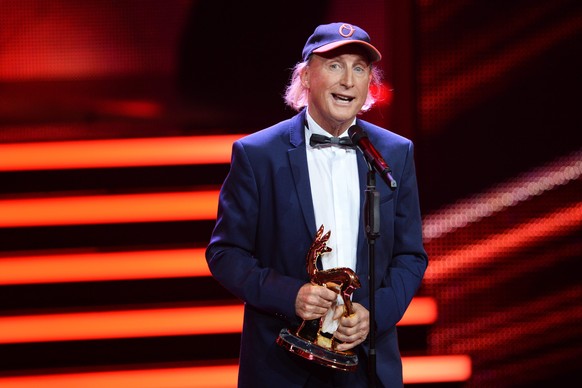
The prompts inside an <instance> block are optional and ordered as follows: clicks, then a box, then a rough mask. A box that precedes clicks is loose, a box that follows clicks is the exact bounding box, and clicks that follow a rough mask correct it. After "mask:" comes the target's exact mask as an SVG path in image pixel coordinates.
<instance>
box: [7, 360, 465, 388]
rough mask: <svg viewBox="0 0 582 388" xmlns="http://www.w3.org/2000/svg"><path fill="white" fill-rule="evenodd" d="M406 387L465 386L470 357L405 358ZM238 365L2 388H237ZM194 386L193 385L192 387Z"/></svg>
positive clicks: (17, 382)
mask: <svg viewBox="0 0 582 388" xmlns="http://www.w3.org/2000/svg"><path fill="white" fill-rule="evenodd" d="M402 369H403V374H404V383H405V384H414V383H441V382H462V381H466V380H468V379H469V377H470V376H471V360H470V358H469V357H468V356H463V355H450V356H422V357H406V356H405V357H403V358H402ZM237 375H238V365H216V366H199V367H185V368H159V369H141V370H125V371H118V370H117V371H105V372H87V373H68V374H45V375H34V376H16V377H0V386H2V387H3V388H37V387H43V388H78V387H83V388H103V387H107V388H126V387H139V388H159V387H174V388H181V387H183V388H191V387H193V386H197V387H205V388H219V387H220V388H235V387H236V382H237ZM193 384H194V385H193Z"/></svg>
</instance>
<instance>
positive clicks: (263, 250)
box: [206, 110, 428, 388]
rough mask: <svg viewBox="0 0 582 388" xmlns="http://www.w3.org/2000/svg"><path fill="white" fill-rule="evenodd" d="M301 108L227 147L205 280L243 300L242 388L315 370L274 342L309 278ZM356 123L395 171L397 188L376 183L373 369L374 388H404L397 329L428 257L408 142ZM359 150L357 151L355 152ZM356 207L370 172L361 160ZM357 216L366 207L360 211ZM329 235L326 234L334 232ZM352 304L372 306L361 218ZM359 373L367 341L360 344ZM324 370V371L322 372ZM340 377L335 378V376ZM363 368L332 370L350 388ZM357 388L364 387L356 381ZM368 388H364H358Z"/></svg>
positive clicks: (310, 233) (293, 318) (309, 209)
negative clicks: (228, 157)
mask: <svg viewBox="0 0 582 388" xmlns="http://www.w3.org/2000/svg"><path fill="white" fill-rule="evenodd" d="M304 123H305V110H302V111H301V112H300V113H298V114H297V115H296V116H294V117H292V118H290V119H288V120H285V121H282V122H280V123H277V124H276V125H274V126H272V127H269V128H266V129H263V130H261V131H258V132H255V133H253V134H250V135H248V136H246V137H244V138H242V139H240V140H238V141H236V142H235V143H234V144H233V147H232V160H231V167H230V171H229V173H228V176H227V177H226V179H225V181H224V184H223V186H222V188H221V191H220V197H219V206H218V217H217V222H216V226H215V229H214V231H213V234H212V237H211V240H210V243H209V245H208V247H207V250H206V258H207V261H208V265H209V268H210V270H211V272H212V275H213V276H214V277H215V279H217V280H218V281H219V282H220V283H221V284H222V285H223V286H224V287H225V288H226V289H228V290H229V291H230V292H232V293H233V294H234V295H236V296H237V297H238V298H240V299H241V300H242V301H244V303H245V309H244V323H243V334H242V339H241V349H240V366H239V386H240V387H269V388H271V387H277V388H286V387H302V386H303V385H304V384H305V381H306V380H307V379H308V377H309V375H310V374H311V373H319V372H318V371H317V369H318V368H324V369H326V370H329V371H333V370H332V369H329V368H325V367H322V366H318V365H314V363H313V362H308V361H306V360H303V359H302V358H301V357H298V356H297V355H294V354H292V353H290V352H288V351H287V350H285V349H283V348H282V347H280V346H278V345H277V344H276V343H275V340H276V338H277V336H278V334H279V332H280V330H281V329H282V328H284V327H289V328H293V327H295V326H297V325H299V324H300V323H301V319H300V318H299V317H298V316H297V315H296V314H295V298H296V296H297V293H298V291H299V288H301V286H302V285H304V284H305V283H306V282H309V277H308V275H307V271H306V261H305V256H306V253H307V251H308V249H309V247H310V245H311V243H312V241H313V239H314V237H315V234H316V231H317V228H318V227H319V225H316V224H315V215H314V209H313V203H312V199H311V188H310V183H309V175H308V168H307V156H306V150H305V146H306V143H305V138H304V137H305V136H304ZM357 124H358V125H359V126H360V127H361V128H362V129H363V130H364V131H365V132H366V133H367V134H368V136H369V139H370V141H371V143H372V144H374V146H375V147H376V149H377V150H378V151H379V152H380V153H381V155H382V156H383V157H384V159H385V161H386V162H387V164H388V165H389V166H390V167H391V168H392V171H393V177H394V178H395V179H396V181H397V183H398V188H397V189H396V190H395V191H391V190H390V189H389V188H388V186H387V185H386V184H385V183H384V181H382V180H381V179H379V176H378V175H377V176H378V178H377V182H376V189H377V191H378V192H379V194H380V237H378V238H377V239H376V240H375V244H374V246H375V248H374V249H375V251H374V252H375V286H376V299H375V301H376V322H377V331H376V370H377V375H378V379H379V382H380V384H381V385H380V386H386V387H397V386H401V385H402V364H401V358H400V352H399V349H398V340H397V333H396V328H395V326H396V323H397V322H398V321H399V320H400V319H401V318H402V316H403V314H404V312H405V310H406V308H407V307H408V305H409V303H410V301H411V300H412V297H413V296H414V294H415V293H416V291H417V290H418V288H419V286H420V284H421V280H422V278H423V275H424V272H425V269H426V267H427V263H428V259H427V255H426V252H425V250H424V248H423V244H422V228H421V214H420V208H419V200H418V190H417V181H416V173H415V166H414V156H413V144H412V142H411V141H409V140H408V139H406V138H404V137H402V136H399V135H397V134H395V133H392V132H390V131H387V130H386V129H383V128H380V127H378V126H375V125H373V124H371V123H368V122H366V121H364V120H360V119H358V120H357ZM358 152H359V151H358ZM358 169H359V176H360V188H361V192H362V195H361V197H360V202H361V206H362V209H363V205H364V199H365V195H364V193H365V190H366V182H367V174H368V166H367V164H366V162H365V159H364V157H363V155H358ZM362 213H363V211H362ZM332 233H333V231H332ZM357 252H358V256H357V268H356V272H357V274H358V276H359V279H360V281H361V283H362V286H361V288H359V289H357V290H356V291H355V292H354V294H353V301H354V302H357V303H360V304H362V305H364V306H365V307H366V308H368V306H369V299H368V294H369V292H368V240H367V238H366V234H365V229H364V219H363V217H362V219H361V220H360V226H359V236H358V249H357ZM358 348H359V349H358V351H359V358H360V361H361V362H360V363H361V365H362V368H363V367H364V365H365V360H366V351H367V346H366V343H364V344H362V345H360V346H358ZM324 373H326V372H324ZM335 373H337V372H335ZM362 374H363V375H365V374H366V372H365V370H363V371H362V370H360V371H359V372H358V373H354V372H339V373H338V375H339V376H340V377H339V378H340V379H346V381H348V380H350V379H351V380H354V382H352V383H350V384H351V386H353V387H356V386H360V385H358V382H356V381H355V380H356V379H360V380H361V377H362ZM360 384H365V382H361V383H360ZM362 386H365V385H362Z"/></svg>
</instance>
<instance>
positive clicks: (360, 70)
mask: <svg viewBox="0 0 582 388" xmlns="http://www.w3.org/2000/svg"><path fill="white" fill-rule="evenodd" d="M354 72H356V73H358V74H365V73H366V68H365V67H363V66H356V67H354Z"/></svg>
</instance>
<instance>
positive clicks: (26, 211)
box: [0, 190, 218, 227]
mask: <svg viewBox="0 0 582 388" xmlns="http://www.w3.org/2000/svg"><path fill="white" fill-rule="evenodd" d="M217 207H218V191H217V190H212V191H195V192H174V193H154V194H125V195H94V196H80V197H57V198H24V199H6V200H2V201H0V227H22V226H48V225H82V224H105V223H122V222H155V221H182V220H212V219H216V209H217Z"/></svg>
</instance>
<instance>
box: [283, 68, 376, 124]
mask: <svg viewBox="0 0 582 388" xmlns="http://www.w3.org/2000/svg"><path fill="white" fill-rule="evenodd" d="M308 65H309V59H308V60H307V61H304V62H299V63H297V64H296V65H295V67H294V68H293V73H292V75H291V79H290V81H289V84H288V85H287V88H286V89H285V94H284V96H283V98H284V100H285V103H286V104H287V105H288V106H289V107H290V108H292V109H294V110H296V111H298V112H299V111H300V110H301V109H303V108H304V107H306V106H307V104H308V103H309V97H308V96H309V93H308V89H307V88H306V87H305V86H303V84H302V83H301V73H302V72H303V70H304V69H305V68H306V67H307V66H308ZM370 66H371V72H372V79H371V81H370V86H369V88H368V96H367V98H366V101H365V102H364V105H362V109H360V113H361V112H366V111H368V110H370V109H371V108H372V106H374V104H375V103H376V102H377V101H378V99H379V94H380V85H381V83H382V76H383V74H382V71H381V70H380V68H378V67H375V66H373V65H370Z"/></svg>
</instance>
